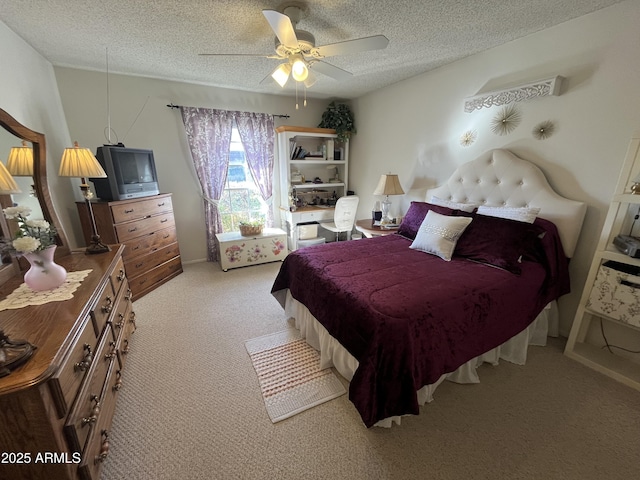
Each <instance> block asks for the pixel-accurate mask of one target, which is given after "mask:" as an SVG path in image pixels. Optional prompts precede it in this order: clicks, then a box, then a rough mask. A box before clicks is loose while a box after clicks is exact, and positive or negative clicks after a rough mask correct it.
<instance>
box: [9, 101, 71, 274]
mask: <svg viewBox="0 0 640 480" xmlns="http://www.w3.org/2000/svg"><path fill="white" fill-rule="evenodd" d="M0 126H1V127H3V128H4V131H2V130H0V160H1V161H2V162H3V163H4V164H5V166H6V162H7V158H8V156H9V151H10V150H11V147H19V146H21V145H22V140H25V141H26V142H27V146H30V147H32V149H33V177H31V178H29V177H18V176H16V177H15V180H16V183H18V186H19V187H20V189H21V190H22V193H18V194H12V195H0V205H1V206H2V208H6V207H9V206H12V205H13V204H14V203H16V204H18V205H26V206H29V207H30V208H31V209H32V212H33V213H32V214H31V215H32V217H31V218H34V219H36V218H43V219H45V220H46V221H48V222H49V223H50V224H51V225H53V226H54V227H55V229H56V230H57V232H58V242H57V243H58V248H57V249H56V257H60V256H63V255H68V254H69V246H68V243H67V239H66V237H65V235H64V232H63V230H62V225H60V221H59V220H58V218H57V216H56V214H55V210H54V209H53V203H52V201H51V197H50V195H49V187H48V184H47V154H46V151H47V150H46V143H45V138H44V135H43V134H42V133H38V132H35V131H33V130H31V129H29V128H27V127H25V126H24V125H22V124H20V123H19V122H18V121H16V120H15V119H14V118H13V117H12V116H11V115H9V114H8V113H7V112H5V111H4V110H2V109H0ZM0 216H1V217H2V220H4V215H2V214H1V213H0ZM0 228H2V230H3V231H2V232H1V236H2V237H12V236H13V233H14V232H12V231H11V227H10V226H9V225H8V224H7V223H6V222H4V221H3V222H0ZM18 270H19V267H18V265H17V262H14V263H13V264H11V265H7V264H3V265H0V283H4V281H6V280H7V279H8V278H10V277H11V276H12V275H14V274H16V273H17V272H18Z"/></svg>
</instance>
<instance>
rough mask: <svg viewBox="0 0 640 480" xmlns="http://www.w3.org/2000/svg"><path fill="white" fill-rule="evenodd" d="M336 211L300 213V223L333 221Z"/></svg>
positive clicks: (331, 209)
mask: <svg viewBox="0 0 640 480" xmlns="http://www.w3.org/2000/svg"><path fill="white" fill-rule="evenodd" d="M333 214H334V209H333V208H328V209H326V210H317V211H314V212H304V213H300V214H299V215H300V216H299V220H298V223H306V222H319V221H321V220H333Z"/></svg>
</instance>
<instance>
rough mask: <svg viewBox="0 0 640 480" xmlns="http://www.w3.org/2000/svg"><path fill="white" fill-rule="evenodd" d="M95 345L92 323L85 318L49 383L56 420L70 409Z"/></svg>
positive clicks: (90, 361) (91, 361)
mask: <svg viewBox="0 0 640 480" xmlns="http://www.w3.org/2000/svg"><path fill="white" fill-rule="evenodd" d="M97 344H98V338H96V334H95V332H94V328H93V323H92V321H91V320H90V318H89V317H87V318H86V320H85V322H84V327H83V328H82V331H81V332H80V335H79V337H78V339H77V340H76V342H75V343H74V345H73V347H72V348H71V350H70V351H69V354H68V355H67V357H66V358H65V359H64V360H63V361H62V364H61V365H60V369H59V370H58V371H57V372H56V374H55V375H54V376H53V377H52V379H51V382H50V383H49V385H50V387H51V392H52V396H53V398H54V401H55V405H56V411H57V412H58V418H62V417H64V415H65V414H66V413H67V412H68V411H69V409H70V408H71V405H72V403H73V399H74V398H75V397H76V394H77V393H78V388H79V387H80V383H81V382H82V379H83V378H84V376H85V373H86V372H87V371H88V370H89V368H90V367H91V364H92V363H93V360H94V358H95V355H96V348H97Z"/></svg>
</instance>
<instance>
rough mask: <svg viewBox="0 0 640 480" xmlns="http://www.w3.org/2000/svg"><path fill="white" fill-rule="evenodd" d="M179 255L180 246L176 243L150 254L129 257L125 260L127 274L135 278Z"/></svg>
mask: <svg viewBox="0 0 640 480" xmlns="http://www.w3.org/2000/svg"><path fill="white" fill-rule="evenodd" d="M179 255H180V248H179V247H178V244H177V243H174V244H172V245H168V246H166V247H163V248H161V249H160V250H157V251H155V252H153V253H150V254H148V255H143V256H140V257H135V258H132V259H129V260H128V261H126V262H125V264H124V268H125V270H126V271H127V275H128V276H129V277H132V278H133V277H137V276H138V275H140V274H142V273H144V272H146V271H148V270H150V269H152V268H154V267H157V266H158V265H160V264H162V263H164V262H166V261H168V260H171V259H172V258H174V257H177V256H179Z"/></svg>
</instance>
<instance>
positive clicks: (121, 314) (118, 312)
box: [109, 284, 132, 340]
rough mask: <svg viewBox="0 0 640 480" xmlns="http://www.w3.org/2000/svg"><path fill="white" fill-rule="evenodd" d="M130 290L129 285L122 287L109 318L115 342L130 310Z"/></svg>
mask: <svg viewBox="0 0 640 480" xmlns="http://www.w3.org/2000/svg"><path fill="white" fill-rule="evenodd" d="M131 297H132V295H131V290H130V289H129V285H128V284H126V285H123V288H122V289H121V290H120V293H119V294H118V300H117V301H116V305H115V308H114V312H113V316H112V317H111V320H110V322H109V323H110V324H111V330H112V331H113V339H114V340H117V339H118V337H119V336H120V333H121V332H122V329H123V328H124V327H125V325H126V323H127V316H128V312H129V310H131Z"/></svg>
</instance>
